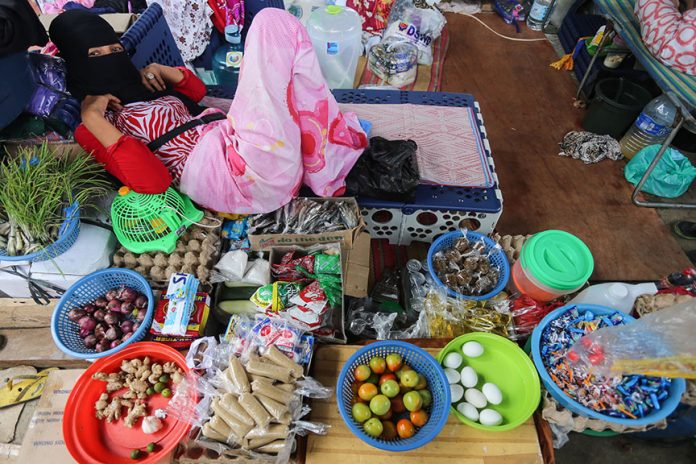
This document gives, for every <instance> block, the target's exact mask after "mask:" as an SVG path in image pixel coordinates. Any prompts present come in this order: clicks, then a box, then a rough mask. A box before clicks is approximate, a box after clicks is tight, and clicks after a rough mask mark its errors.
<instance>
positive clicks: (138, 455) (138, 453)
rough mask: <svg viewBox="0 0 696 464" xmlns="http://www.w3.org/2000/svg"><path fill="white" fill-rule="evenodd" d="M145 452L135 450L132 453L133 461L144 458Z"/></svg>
mask: <svg viewBox="0 0 696 464" xmlns="http://www.w3.org/2000/svg"><path fill="white" fill-rule="evenodd" d="M142 454H143V452H142V451H140V450H139V449H134V450H133V451H131V452H130V458H131V459H140V456H142Z"/></svg>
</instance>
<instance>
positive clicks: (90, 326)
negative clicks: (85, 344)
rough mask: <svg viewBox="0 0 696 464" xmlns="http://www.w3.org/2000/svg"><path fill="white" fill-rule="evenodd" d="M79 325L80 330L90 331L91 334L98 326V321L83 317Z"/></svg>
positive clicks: (90, 317)
mask: <svg viewBox="0 0 696 464" xmlns="http://www.w3.org/2000/svg"><path fill="white" fill-rule="evenodd" d="M77 323H78V324H79V326H80V330H88V331H90V332H91V331H93V330H94V328H95V327H96V326H97V321H95V320H94V318H93V317H92V316H82V317H81V318H80V320H79V321H77Z"/></svg>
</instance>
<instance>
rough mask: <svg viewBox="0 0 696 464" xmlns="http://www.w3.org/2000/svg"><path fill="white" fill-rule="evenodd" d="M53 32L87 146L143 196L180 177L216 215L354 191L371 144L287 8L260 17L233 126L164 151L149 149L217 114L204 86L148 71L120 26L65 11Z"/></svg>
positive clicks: (176, 71)
mask: <svg viewBox="0 0 696 464" xmlns="http://www.w3.org/2000/svg"><path fill="white" fill-rule="evenodd" d="M50 35H51V39H52V40H53V42H54V43H55V44H56V45H57V46H58V49H59V50H60V52H61V56H63V58H65V60H66V65H67V70H68V88H69V89H70V91H71V93H73V94H74V95H75V96H77V98H79V99H81V100H82V125H81V126H80V127H78V129H77V131H76V132H75V139H76V141H77V142H78V143H80V145H82V146H83V147H84V148H85V149H86V150H87V151H90V152H92V153H93V155H94V156H95V158H96V159H97V160H99V161H100V162H102V163H103V164H105V167H106V169H107V171H109V172H111V173H112V174H113V175H115V176H116V177H117V178H118V179H119V180H120V181H121V182H123V183H124V184H125V185H127V186H129V187H131V188H133V189H134V190H135V191H137V192H141V193H159V192H162V191H164V190H165V189H166V188H167V187H168V186H169V184H170V182H171V181H172V179H173V180H174V182H175V184H177V185H178V187H179V188H180V190H181V191H182V192H184V193H186V194H187V195H189V196H190V197H191V198H192V199H193V200H194V201H196V202H197V203H199V204H201V205H202V206H205V207H207V208H210V209H213V210H215V211H220V212H229V213H239V214H251V213H262V212H269V211H273V210H275V209H277V208H279V207H280V206H282V205H284V204H285V203H287V202H288V201H290V199H291V198H292V197H293V196H295V195H297V193H298V191H299V189H300V187H301V186H302V184H303V183H304V184H305V185H307V186H309V187H310V188H311V189H312V190H313V191H314V193H315V194H317V195H320V196H325V197H326V196H334V195H339V194H341V193H343V191H344V190H345V178H346V176H347V175H348V173H349V171H350V170H351V168H352V167H353V165H354V164H355V162H356V161H357V159H358V157H359V156H360V155H361V154H362V152H363V150H364V149H365V147H366V146H367V137H366V135H365V132H364V131H363V130H362V128H361V126H360V123H359V121H358V118H357V116H356V115H355V114H353V113H346V114H342V113H341V112H340V111H339V108H338V104H337V103H336V100H335V99H334V98H333V96H332V95H331V93H330V92H329V89H328V87H327V85H326V82H325V80H324V78H323V77H322V74H321V70H320V68H319V63H318V61H317V57H316V54H315V52H314V49H313V47H312V43H311V41H310V39H309V37H308V35H307V31H306V29H305V28H304V27H303V26H302V25H301V24H300V23H299V21H297V19H295V18H294V17H293V16H292V15H290V14H288V13H286V12H285V11H283V10H279V9H275V8H266V9H264V10H262V11H261V12H260V13H259V14H258V15H256V17H255V18H254V22H253V24H252V26H251V28H250V29H249V33H248V35H247V40H246V47H245V55H244V60H243V63H242V69H241V74H240V79H239V85H238V87H237V91H236V96H235V99H234V101H233V102H232V105H231V107H230V110H229V112H228V114H227V116H226V118H223V119H221V120H217V121H213V122H209V123H207V124H204V125H199V126H196V127H193V128H191V129H189V130H187V131H186V132H184V133H183V134H181V135H179V136H177V137H176V138H174V139H173V140H171V141H169V142H167V143H166V144H164V145H163V146H162V147H161V148H158V149H156V150H155V153H153V152H152V151H150V150H149V149H148V147H147V144H148V143H150V142H151V141H153V140H155V139H157V138H158V137H160V136H162V135H163V134H165V133H167V132H169V131H170V130H172V129H174V128H176V127H178V126H181V125H182V124H184V123H187V122H189V121H191V120H193V119H196V118H199V117H202V116H205V115H207V114H210V113H211V111H214V110H206V111H204V112H202V113H201V112H200V107H198V110H196V107H197V105H196V103H197V102H198V101H200V100H201V98H203V96H204V94H205V86H203V84H202V83H201V81H200V80H199V79H198V78H197V77H196V76H195V75H194V74H193V73H191V71H189V70H187V69H185V68H171V67H168V66H163V65H158V64H153V65H149V66H148V67H146V68H145V69H143V70H141V72H140V73H139V72H138V70H136V69H135V68H134V67H133V65H132V64H131V63H130V60H129V59H128V56H127V55H126V54H125V52H124V51H123V48H122V47H121V45H120V44H118V42H117V40H116V36H115V34H114V32H113V29H111V27H110V26H108V23H106V22H105V21H104V20H103V19H101V18H99V17H98V16H96V15H92V14H90V13H81V12H77V11H70V12H66V13H63V14H62V15H60V16H59V17H58V18H56V19H55V20H54V22H53V24H52V25H51V30H50Z"/></svg>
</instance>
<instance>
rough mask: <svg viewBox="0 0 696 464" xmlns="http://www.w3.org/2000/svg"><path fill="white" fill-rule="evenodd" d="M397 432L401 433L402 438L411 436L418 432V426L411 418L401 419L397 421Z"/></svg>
mask: <svg viewBox="0 0 696 464" xmlns="http://www.w3.org/2000/svg"><path fill="white" fill-rule="evenodd" d="M396 433H397V434H399V436H400V437H401V438H411V437H412V436H414V435H415V434H416V428H415V427H414V426H413V424H412V423H411V421H410V420H408V419H401V420H400V421H399V422H397V423H396Z"/></svg>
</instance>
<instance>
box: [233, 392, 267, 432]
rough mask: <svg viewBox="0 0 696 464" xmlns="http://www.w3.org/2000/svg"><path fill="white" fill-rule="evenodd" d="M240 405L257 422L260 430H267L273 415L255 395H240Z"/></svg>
mask: <svg viewBox="0 0 696 464" xmlns="http://www.w3.org/2000/svg"><path fill="white" fill-rule="evenodd" d="M238 401H239V404H240V406H241V407H242V408H244V410H245V411H246V412H247V414H249V415H250V416H251V417H252V418H253V419H254V422H256V425H258V426H259V427H260V428H262V429H265V428H266V427H268V424H269V423H270V422H271V419H273V418H272V417H271V415H270V414H269V413H268V411H266V409H264V407H263V405H261V403H259V400H257V399H256V398H255V397H254V395H252V394H251V393H242V394H241V395H239V400H238Z"/></svg>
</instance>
